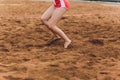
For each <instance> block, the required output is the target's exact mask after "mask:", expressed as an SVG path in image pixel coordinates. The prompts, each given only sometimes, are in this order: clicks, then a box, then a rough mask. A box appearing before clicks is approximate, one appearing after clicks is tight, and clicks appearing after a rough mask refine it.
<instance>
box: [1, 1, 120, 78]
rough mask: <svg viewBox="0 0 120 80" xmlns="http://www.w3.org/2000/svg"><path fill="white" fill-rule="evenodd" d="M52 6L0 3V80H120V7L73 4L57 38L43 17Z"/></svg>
mask: <svg viewBox="0 0 120 80" xmlns="http://www.w3.org/2000/svg"><path fill="white" fill-rule="evenodd" d="M50 5H51V2H28V1H15V0H14V1H13V0H8V1H3V0H2V1H0V80H120V7H118V6H117V7H116V6H107V5H102V4H100V3H84V2H81V3H77V2H71V8H70V10H69V11H68V12H67V13H66V14H65V15H64V16H63V18H62V20H61V21H60V22H59V23H58V25H59V27H60V28H61V29H62V30H64V31H65V33H66V34H67V35H68V36H69V37H70V38H71V39H72V41H73V42H72V44H71V45H70V47H69V48H68V49H64V48H63V40H60V41H56V42H53V43H52V44H50V45H46V43H48V42H49V41H50V40H51V39H52V38H53V37H54V36H53V34H52V33H51V32H50V31H49V30H48V29H47V28H46V27H45V26H44V25H43V24H42V22H41V21H40V16H41V15H42V13H43V12H44V11H45V10H46V9H47V8H48V7H49V6H50Z"/></svg>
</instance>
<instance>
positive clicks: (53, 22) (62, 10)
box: [46, 8, 71, 48]
mask: <svg viewBox="0 0 120 80" xmlns="http://www.w3.org/2000/svg"><path fill="white" fill-rule="evenodd" d="M65 12H66V9H65V8H56V9H55V10H54V12H53V14H52V16H51V18H50V19H49V20H48V21H47V22H46V24H47V25H48V27H49V28H50V29H51V30H52V31H53V32H55V33H56V34H57V35H59V36H60V37H61V38H63V39H64V40H65V43H64V48H67V47H68V46H69V44H70V43H71V40H70V39H69V38H68V37H67V36H66V34H65V33H64V32H63V31H62V30H61V29H60V28H58V27H57V26H56V23H57V22H58V21H59V20H60V19H61V17H62V16H63V14H64V13H65Z"/></svg>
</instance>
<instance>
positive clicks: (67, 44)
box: [64, 40, 71, 48]
mask: <svg viewBox="0 0 120 80" xmlns="http://www.w3.org/2000/svg"><path fill="white" fill-rule="evenodd" d="M70 43H71V40H69V41H65V43H64V48H68V46H69V45H70Z"/></svg>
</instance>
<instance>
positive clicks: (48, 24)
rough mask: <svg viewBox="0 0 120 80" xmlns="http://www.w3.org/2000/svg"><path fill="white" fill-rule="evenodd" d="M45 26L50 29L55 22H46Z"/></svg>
mask: <svg viewBox="0 0 120 80" xmlns="http://www.w3.org/2000/svg"><path fill="white" fill-rule="evenodd" d="M47 26H48V27H49V28H50V29H52V28H53V27H54V26H55V24H54V23H53V22H49V21H48V22H47Z"/></svg>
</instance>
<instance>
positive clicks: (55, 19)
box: [48, 7, 66, 25]
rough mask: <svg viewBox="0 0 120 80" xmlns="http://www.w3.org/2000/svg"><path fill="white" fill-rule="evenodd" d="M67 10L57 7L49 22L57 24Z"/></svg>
mask: <svg viewBox="0 0 120 80" xmlns="http://www.w3.org/2000/svg"><path fill="white" fill-rule="evenodd" d="M65 12H66V9H65V8H62V7H61V8H56V9H55V10H54V12H53V14H52V16H51V18H50V19H49V21H48V22H50V23H51V24H53V25H56V23H57V22H58V21H59V20H60V19H61V18H62V16H63V14H64V13H65Z"/></svg>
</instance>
